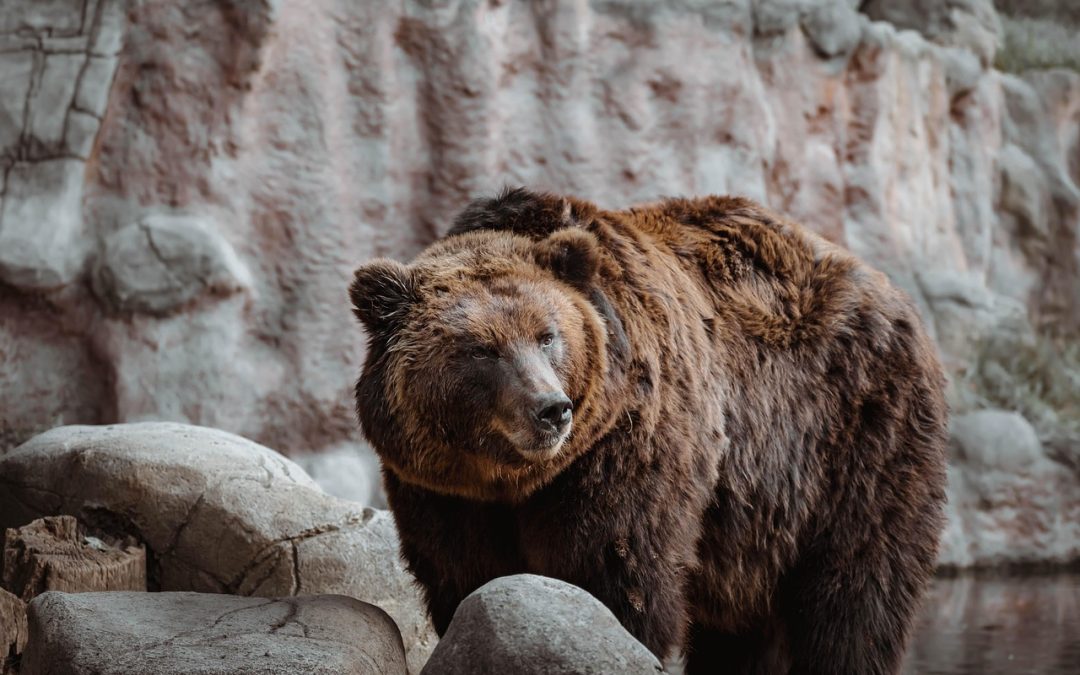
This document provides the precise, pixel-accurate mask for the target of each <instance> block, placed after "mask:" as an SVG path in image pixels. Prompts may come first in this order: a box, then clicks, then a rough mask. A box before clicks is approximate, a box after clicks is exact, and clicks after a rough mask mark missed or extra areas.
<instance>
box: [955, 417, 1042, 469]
mask: <svg viewBox="0 0 1080 675" xmlns="http://www.w3.org/2000/svg"><path fill="white" fill-rule="evenodd" d="M951 431H952V437H953V441H954V443H955V444H956V445H957V446H958V457H957V459H959V460H960V461H961V462H963V463H964V465H966V466H969V467H971V466H977V467H981V468H985V469H999V470H1004V471H1011V472H1015V473H1017V474H1022V473H1025V472H1026V471H1027V470H1029V469H1031V468H1032V466H1033V464H1034V463H1035V462H1038V461H1039V460H1042V459H1044V455H1043V450H1042V443H1040V442H1039V437H1038V436H1037V435H1036V433H1035V429H1033V428H1032V426H1031V424H1030V423H1028V421H1027V420H1026V419H1024V416H1023V415H1021V414H1019V413H1016V412H1012V411H1008V410H977V411H975V412H971V413H967V414H964V415H957V416H955V417H954V418H953V419H952V429H951Z"/></svg>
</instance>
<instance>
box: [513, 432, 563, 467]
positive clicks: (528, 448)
mask: <svg viewBox="0 0 1080 675" xmlns="http://www.w3.org/2000/svg"><path fill="white" fill-rule="evenodd" d="M569 436H570V430H569V429H566V430H564V431H561V432H548V431H541V432H538V433H534V434H530V438H528V439H515V438H511V439H510V442H511V444H512V445H513V446H514V449H515V450H517V453H518V455H520V456H521V457H523V458H524V459H526V460H528V461H530V462H544V461H547V460H550V459H552V458H554V457H555V456H556V455H558V454H559V451H560V450H562V447H563V444H564V443H565V442H566V439H567V437H569ZM520 441H525V442H520Z"/></svg>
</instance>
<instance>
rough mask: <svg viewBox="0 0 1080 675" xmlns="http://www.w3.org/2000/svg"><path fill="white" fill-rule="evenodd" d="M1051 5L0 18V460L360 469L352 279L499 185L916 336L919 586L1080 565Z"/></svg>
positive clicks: (159, 1) (1062, 108) (644, 5)
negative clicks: (864, 301)
mask: <svg viewBox="0 0 1080 675" xmlns="http://www.w3.org/2000/svg"><path fill="white" fill-rule="evenodd" d="M1059 4H1064V3H1019V2H1015V3H1010V2H1000V3H999V8H1000V10H1001V11H1000V12H999V11H998V10H997V9H995V7H994V5H993V4H992V3H991V2H990V1H989V0H936V1H931V0H889V1H885V0H881V1H877V0H867V1H864V2H857V1H855V0H711V1H703V0H675V1H672V2H654V3H648V2H634V1H632V0H592V1H586V0H545V1H538V2H523V1H520V0H423V1H422V0H406V1H405V2H400V3H381V2H354V1H352V0H317V1H314V2H298V1H290V0H247V1H244V0H183V1H180V2H166V1H164V0H132V1H131V2H124V1H122V0H35V1H31V0H10V1H9V2H5V3H3V8H2V11H0V170H2V183H0V381H2V382H3V383H4V386H3V387H0V450H2V449H3V447H10V446H13V445H15V444H18V443H20V442H22V441H24V440H26V439H27V438H29V437H30V436H32V435H34V434H36V433H38V432H40V431H43V430H45V429H48V428H51V427H53V426H57V425H60V424H74V423H80V424H98V423H112V422H132V421H140V420H151V419H153V420H172V421H179V422H189V423H194V424H200V425H206V426H212V427H218V428H221V429H225V430H228V431H231V432H235V433H238V434H240V435H243V436H245V437H248V438H250V439H253V440H255V441H257V442H259V443H263V444H266V445H269V446H271V447H273V448H275V449H278V450H281V451H283V452H286V453H287V454H292V455H298V454H302V453H308V452H316V451H328V450H329V451H335V452H349V451H350V449H351V448H353V447H355V446H357V445H358V443H359V436H358V433H357V429H356V423H355V420H354V415H353V412H352V398H351V387H352V384H353V381H354V379H355V377H356V375H357V373H358V372H359V364H360V361H361V358H362V350H363V337H362V334H361V332H360V329H359V328H358V326H357V325H356V323H355V322H354V320H353V318H352V316H351V314H350V312H349V307H348V302H347V298H346V287H347V284H348V280H349V277H350V274H351V271H352V269H353V268H354V267H355V266H356V265H357V264H358V263H360V262H361V261H363V260H365V259H367V258H370V257H373V256H377V255H386V256H392V257H398V258H407V257H409V256H411V255H412V254H414V253H416V252H417V251H418V250H419V249H420V248H421V247H422V246H423V245H425V244H426V243H427V242H430V241H431V240H432V239H433V238H434V237H436V236H437V235H438V234H440V233H441V232H442V231H443V230H444V229H445V228H446V226H447V224H448V222H449V218H450V217H451V215H452V214H453V213H454V212H455V211H456V210H457V209H458V208H460V207H461V206H462V205H463V204H464V203H465V202H466V201H467V200H468V199H469V198H470V197H473V196H476V195H479V194H484V193H491V192H493V191H495V190H497V189H499V188H500V187H502V186H503V185H505V184H511V185H512V184H526V185H530V186H533V187H536V188H540V189H552V190H558V191H566V192H572V193H575V194H578V195H580V196H583V197H586V198H590V199H593V200H595V201H597V202H599V203H600V204H602V205H604V206H612V207H615V206H623V205H628V204H630V203H632V202H635V201H644V200H650V199H655V198H657V197H659V196H663V195H690V194H701V193H709V192H733V193H740V194H745V195H749V196H751V197H754V198H757V199H759V200H762V201H764V202H766V203H768V204H770V205H771V206H773V207H774V208H776V209H779V210H782V211H785V212H787V213H789V214H790V215H791V216H793V217H794V218H796V219H798V220H801V221H802V222H804V223H806V224H807V225H809V226H811V227H813V228H814V229H816V230H817V231H819V232H821V233H823V234H824V235H825V236H827V237H829V238H830V239H832V240H834V241H837V242H840V243H842V244H844V245H846V246H848V247H850V248H851V249H852V250H853V251H855V252H856V253H857V254H858V255H860V256H862V257H864V258H865V259H867V260H868V261H869V262H871V263H873V264H874V265H876V266H878V267H880V268H882V269H883V270H884V271H886V272H887V273H888V274H889V275H890V276H891V277H892V278H893V279H894V280H895V281H896V282H897V283H898V284H900V285H901V286H902V287H904V288H905V289H906V290H907V291H908V292H909V293H910V294H911V295H912V297H914V298H915V300H916V302H917V303H918V304H919V306H920V307H921V308H922V309H923V314H924V317H925V319H926V321H927V324H928V326H929V328H930V330H931V331H932V333H933V334H934V336H935V338H936V339H937V341H938V344H939V345H940V347H941V350H942V354H943V357H944V359H945V361H946V363H947V365H948V367H949V370H950V373H951V374H952V375H953V387H952V392H951V397H952V403H953V407H954V413H955V416H956V424H955V429H954V433H955V436H956V444H955V456H954V457H953V463H952V469H951V474H950V481H951V482H950V494H951V497H952V500H951V506H950V509H951V517H952V520H951V525H950V530H949V532H948V534H947V537H946V546H945V550H944V551H943V563H945V564H950V565H959V566H965V565H972V564H996V563H1026V562H1037V561H1055V562H1062V561H1065V560H1069V559H1075V558H1077V557H1080V395H1078V394H1076V391H1077V390H1078V389H1080V347H1078V346H1077V336H1078V334H1080V271H1078V270H1080V255H1078V254H1080V249H1078V243H1077V233H1078V230H1080V188H1078V187H1077V186H1078V183H1080V74H1078V72H1077V71H1076V69H1075V65H1070V64H1072V63H1073V62H1072V61H1070V58H1071V57H1070V56H1069V55H1070V54H1075V52H1070V51H1069V49H1073V48H1075V45H1074V44H1072V42H1071V41H1073V39H1074V36H1075V34H1076V32H1075V31H1069V30H1066V31H1065V32H1064V33H1063V34H1062V35H1064V37H1061V36H1060V35H1058V33H1053V31H1056V30H1058V29H1059V28H1061V27H1063V26H1064V27H1069V26H1076V25H1080V20H1078V17H1077V16H1075V13H1070V12H1069V11H1068V10H1060V9H1058V8H1057V5H1059ZM1048 27H1050V28H1048ZM1051 28H1052V30H1051ZM1025 31H1026V32H1025ZM1040 31H1044V32H1045V35H1044V33H1040ZM1051 33H1053V34H1051ZM1030 34H1034V35H1036V36H1042V37H1045V40H1042V41H1041V42H1038V44H1037V46H1034V47H1033V46H1032V43H1031V41H1030V40H1027V41H1025V40H1026V38H1024V37H1023V36H1025V35H1030ZM1055 35H1058V38H1055V37H1054V36H1055ZM1018 36H1019V37H1018ZM1054 39H1060V40H1062V41H1063V42H1062V43H1061V46H1060V50H1057V51H1055V49H1056V48H1055V46H1054V45H1055V44H1056V43H1054V42H1053V40H1054ZM1047 40H1049V42H1047ZM1066 43H1068V44H1066ZM1047 44H1049V47H1047ZM1059 52H1060V54H1061V55H1062V56H1061V58H1057V59H1055V58H1051V57H1053V56H1055V55H1057V54H1058V53H1059ZM1048 54H1049V56H1048ZM1003 69H1004V70H1003Z"/></svg>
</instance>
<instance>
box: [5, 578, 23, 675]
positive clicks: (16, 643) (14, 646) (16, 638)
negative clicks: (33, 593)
mask: <svg viewBox="0 0 1080 675" xmlns="http://www.w3.org/2000/svg"><path fill="white" fill-rule="evenodd" d="M24 647H26V603H25V602H23V601H22V600H20V599H18V598H17V597H15V596H14V595H12V594H11V593H8V592H7V591H5V590H4V589H2V588H0V673H3V674H4V675H6V674H7V673H13V672H15V664H16V663H17V662H18V660H19V654H22V651H23V648H24Z"/></svg>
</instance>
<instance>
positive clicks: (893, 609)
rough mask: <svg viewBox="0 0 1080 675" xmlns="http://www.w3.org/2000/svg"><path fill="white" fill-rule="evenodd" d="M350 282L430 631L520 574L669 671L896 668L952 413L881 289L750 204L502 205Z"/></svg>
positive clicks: (496, 202) (392, 484) (363, 409)
mask: <svg viewBox="0 0 1080 675" xmlns="http://www.w3.org/2000/svg"><path fill="white" fill-rule="evenodd" d="M350 290H351V299H352V302H353V305H354V311H355V313H356V315H357V316H358V317H359V319H360V320H361V322H362V323H363V324H364V326H365V327H366V329H367V333H368V338H369V343H368V351H367V356H366V361H365V363H364V368H363V373H362V375H361V377H360V380H359V382H358V384H357V386H356V404H357V410H358V414H359V418H360V421H361V425H362V428H363V432H364V434H365V435H366V437H367V438H368V439H369V441H370V442H371V444H372V445H373V446H374V448H375V450H376V451H377V452H378V454H379V456H380V458H381V460H382V464H383V473H384V478H385V483H386V489H387V493H388V498H389V503H390V507H391V509H392V511H393V514H394V518H395V520H396V522H397V526H398V529H399V531H400V535H401V549H402V554H403V557H404V559H405V561H406V563H407V564H408V566H409V568H410V570H411V571H412V573H413V574H414V575H415V577H416V579H417V580H418V581H419V583H420V585H421V587H422V589H423V591H424V592H425V595H426V600H427V606H428V608H429V611H430V614H431V617H432V620H433V622H434V625H435V628H436V630H437V632H438V633H439V634H440V635H441V634H443V632H444V631H445V630H446V628H447V625H448V624H449V623H450V620H451V617H452V616H453V614H454V610H455V608H456V607H457V606H458V603H459V602H460V601H461V600H462V599H463V598H464V597H465V596H466V595H468V594H469V593H470V592H472V591H473V590H475V589H476V588H478V587H479V586H481V585H482V584H484V583H485V582H487V581H489V580H491V579H493V578H495V577H499V576H503V575H509V574H518V573H524V572H527V573H533V574H541V575H546V576H550V577H555V578H557V579H562V580H565V581H567V582H570V583H572V584H576V585H578V586H580V587H581V588H583V589H585V590H587V591H589V592H590V593H592V594H593V595H594V596H596V597H597V598H599V599H600V600H601V601H602V602H604V603H605V604H606V605H607V606H608V607H609V608H610V609H611V610H612V612H614V613H615V615H616V616H617V617H618V618H619V620H620V621H621V622H622V624H623V625H624V626H625V627H626V628H627V629H628V630H629V631H630V632H631V633H632V634H633V635H634V636H635V637H637V638H638V639H639V640H641V641H642V642H643V643H644V644H645V645H646V646H647V647H648V648H649V649H650V650H652V651H653V652H654V653H655V654H656V655H657V656H658V657H659V658H661V659H663V658H665V657H668V656H670V655H672V653H673V651H674V650H679V649H681V650H682V652H683V653H684V654H685V658H686V670H687V672H689V673H713V672H732V673H749V672H753V673H786V672H792V673H830V674H836V673H859V674H866V673H891V672H895V671H896V670H897V669H898V667H899V663H900V660H901V656H902V653H903V649H904V645H905V640H906V638H907V636H908V633H909V629H910V627H911V623H912V619H913V615H914V613H915V611H916V608H917V605H918V602H919V597H920V594H921V593H922V592H923V589H924V587H925V586H926V585H927V583H928V581H929V579H930V577H931V574H932V571H933V569H934V563H935V557H936V553H937V546H938V536H939V533H940V530H941V528H942V524H943V516H942V505H943V502H944V499H945V492H944V485H945V456H944V449H945V445H946V424H947V420H946V416H947V410H946V404H945V401H944V397H943V388H944V378H943V375H942V372H941V369H940V366H939V364H938V361H937V358H936V355H935V351H934V348H933V346H932V344H931V342H930V340H929V339H928V338H927V336H926V334H925V333H924V331H923V328H922V326H921V323H920V320H919V317H918V315H917V314H916V311H915V310H914V309H913V307H912V304H911V302H910V301H909V300H908V299H907V298H906V297H905V295H904V294H903V293H901V292H899V291H898V290H896V289H895V288H894V287H893V286H892V285H891V284H890V283H889V282H888V281H887V280H886V278H885V277H884V276H883V275H882V274H880V273H878V272H876V271H874V270H872V269H870V268H869V267H867V266H866V265H864V264H862V263H860V262H859V261H858V260H857V259H855V258H854V257H853V256H852V255H850V254H848V253H846V252H845V251H843V250H842V249H840V248H838V247H837V246H834V245H832V244H830V243H828V242H827V241H825V240H823V239H821V238H819V237H818V236H815V235H814V234H812V233H810V232H809V231H807V230H805V229H803V228H802V227H799V226H798V225H796V224H794V223H791V222H788V221H787V220H785V219H783V218H781V217H779V216H777V215H776V214H774V213H771V212H770V211H768V210H766V209H764V208H763V207H761V206H759V205H757V204H756V203H754V202H752V201H750V200H747V199H741V198H732V197H706V198H700V199H668V200H665V201H661V202H658V203H655V204H650V205H645V206H639V207H635V208H630V209H627V210H624V211H608V210H602V209H600V208H598V207H596V206H594V205H593V204H590V203H588V202H585V201H582V200H578V199H574V198H565V197H559V196H554V195H548V194H536V193H533V192H529V191H526V190H521V189H518V190H512V191H508V192H505V193H504V194H502V195H500V196H498V197H496V198H493V199H482V200H479V201H476V202H473V203H472V204H471V205H469V206H468V207H467V208H466V209H465V210H464V212H463V213H461V214H460V216H459V217H458V218H457V220H456V222H455V224H454V225H453V227H452V228H451V230H450V232H449V234H448V235H447V236H446V237H444V238H443V239H441V240H440V241H438V242H436V243H435V244H433V245H432V246H431V247H430V248H428V249H427V250H426V251H424V252H423V253H421V254H420V255H419V256H418V257H417V258H416V259H415V260H413V261H412V262H411V263H410V264H408V265H403V264H401V263H398V262H394V261H391V260H376V261H372V262H370V263H368V264H366V265H364V266H362V267H360V269H358V270H357V271H356V275H355V278H354V280H353V284H352V287H351V289H350Z"/></svg>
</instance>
